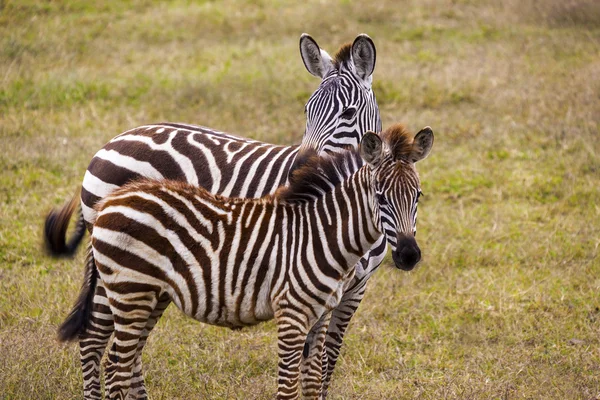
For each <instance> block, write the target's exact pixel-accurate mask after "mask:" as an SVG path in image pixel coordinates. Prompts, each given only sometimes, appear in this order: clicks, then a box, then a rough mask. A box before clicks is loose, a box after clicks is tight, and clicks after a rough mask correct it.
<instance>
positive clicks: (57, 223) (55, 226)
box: [44, 194, 85, 257]
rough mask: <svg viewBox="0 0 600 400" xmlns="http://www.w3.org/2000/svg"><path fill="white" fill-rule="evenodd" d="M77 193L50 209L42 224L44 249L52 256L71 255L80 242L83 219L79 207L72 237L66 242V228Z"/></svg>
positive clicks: (77, 196) (73, 208)
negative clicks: (55, 207) (64, 202)
mask: <svg viewBox="0 0 600 400" xmlns="http://www.w3.org/2000/svg"><path fill="white" fill-rule="evenodd" d="M78 198H79V195H78V194H75V196H73V198H72V199H71V200H70V201H69V202H68V203H67V204H65V205H64V206H62V207H61V208H60V209H59V210H52V211H50V213H49V214H48V216H47V217H46V223H45V224H44V243H45V247H46V250H47V251H48V253H49V254H50V255H51V256H53V257H72V256H73V255H74V254H75V250H77V247H78V246H79V243H81V239H83V236H84V235H85V220H84V219H83V214H82V212H81V208H80V209H79V217H78V219H77V226H76V227H75V232H74V233H73V237H71V239H70V240H69V241H68V242H67V228H68V227H69V221H70V220H71V216H72V215H73V211H75V208H76V207H77V203H78V201H77V200H78Z"/></svg>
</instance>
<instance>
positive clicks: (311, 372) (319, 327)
mask: <svg viewBox="0 0 600 400" xmlns="http://www.w3.org/2000/svg"><path fill="white" fill-rule="evenodd" d="M330 319H331V313H330V312H327V313H325V314H323V316H322V317H321V318H320V319H319V320H318V321H317V323H316V324H315V325H313V327H312V329H311V330H310V332H309V333H308V336H307V337H306V342H305V344H304V351H303V354H302V357H303V358H302V366H301V375H300V376H301V385H302V396H303V397H304V398H305V399H315V398H319V397H320V396H321V392H322V379H323V377H324V375H325V371H324V369H323V367H324V366H325V365H324V362H323V357H324V356H325V357H326V355H327V353H326V352H325V351H323V350H324V346H325V336H326V335H327V327H328V326H329V320H330Z"/></svg>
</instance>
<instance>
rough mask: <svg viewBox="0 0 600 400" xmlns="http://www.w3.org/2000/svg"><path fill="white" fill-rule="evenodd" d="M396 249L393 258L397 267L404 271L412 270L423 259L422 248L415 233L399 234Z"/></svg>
mask: <svg viewBox="0 0 600 400" xmlns="http://www.w3.org/2000/svg"><path fill="white" fill-rule="evenodd" d="M396 243H397V244H396V250H395V251H394V252H392V259H393V260H394V263H395V264H396V267H397V268H400V269H401V270H404V271H410V270H412V269H413V268H414V267H415V265H417V263H418V262H419V261H420V260H421V249H419V245H417V241H416V240H415V237H414V236H413V235H405V234H400V235H398V241H397V242H396Z"/></svg>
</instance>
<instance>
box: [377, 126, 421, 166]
mask: <svg viewBox="0 0 600 400" xmlns="http://www.w3.org/2000/svg"><path fill="white" fill-rule="evenodd" d="M381 138H382V139H383V141H384V142H385V143H386V144H387V146H388V148H389V149H390V153H391V154H392V156H393V157H394V160H400V159H404V160H406V159H408V158H409V156H410V155H411V153H412V151H413V141H414V137H413V134H412V133H411V132H410V131H409V130H408V129H407V128H406V127H405V126H404V125H402V124H395V125H392V126H390V127H389V128H388V129H386V130H385V131H383V132H382V133H381Z"/></svg>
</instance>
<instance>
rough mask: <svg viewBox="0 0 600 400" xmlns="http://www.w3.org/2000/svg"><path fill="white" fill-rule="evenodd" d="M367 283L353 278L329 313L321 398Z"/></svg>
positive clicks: (324, 396)
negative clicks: (338, 302)
mask: <svg viewBox="0 0 600 400" xmlns="http://www.w3.org/2000/svg"><path fill="white" fill-rule="evenodd" d="M366 285H367V280H366V279H359V278H356V277H355V278H354V281H353V282H352V284H351V285H350V287H349V288H348V290H347V291H346V292H345V293H344V296H343V297H342V300H341V301H340V304H339V305H338V306H337V307H336V308H334V309H333V311H332V312H331V313H330V315H331V318H330V321H329V327H328V328H327V335H326V337H325V349H324V354H323V358H322V359H323V389H322V392H321V398H322V399H325V398H326V397H327V391H328V389H329V384H330V382H331V376H332V375H333V370H334V369H335V364H336V362H337V359H338V357H339V355H340V349H341V347H342V342H343V340H344V334H345V333H346V329H347V328H348V324H349V323H350V320H351V319H352V316H353V315H354V313H355V312H356V309H357V308H358V306H359V304H360V302H361V301H362V299H363V297H364V295H365V289H366Z"/></svg>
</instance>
